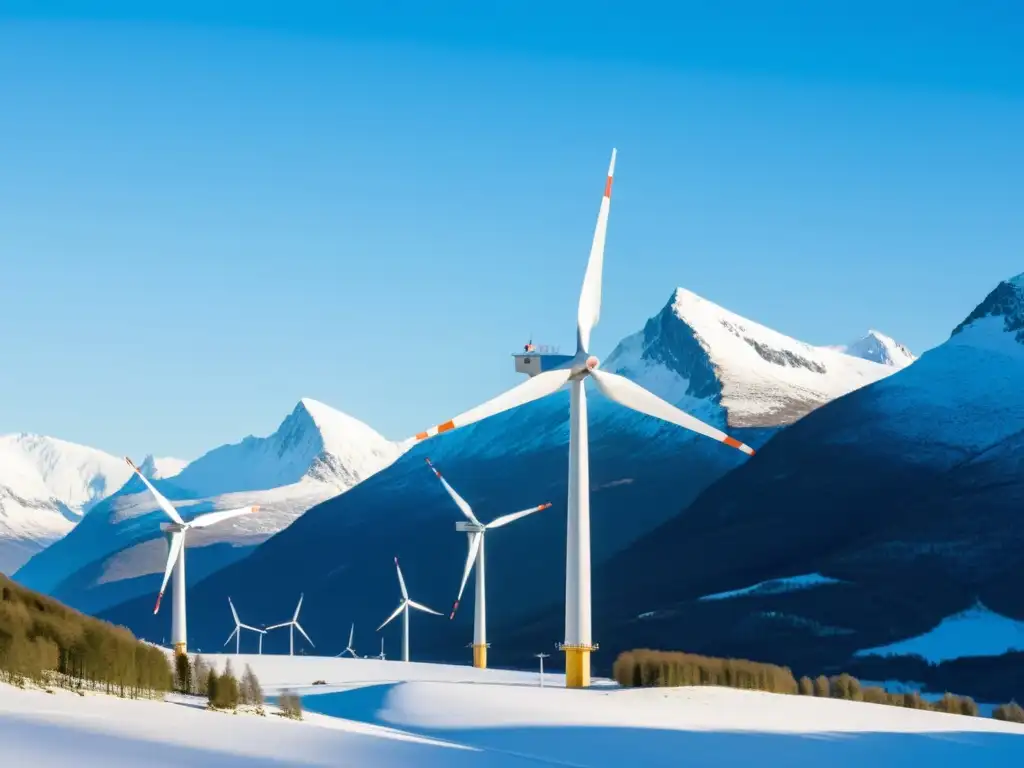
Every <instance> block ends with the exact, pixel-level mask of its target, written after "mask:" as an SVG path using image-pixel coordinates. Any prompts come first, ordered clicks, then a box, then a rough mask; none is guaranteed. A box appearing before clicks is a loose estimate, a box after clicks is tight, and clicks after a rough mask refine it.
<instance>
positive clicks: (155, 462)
mask: <svg viewBox="0 0 1024 768" xmlns="http://www.w3.org/2000/svg"><path fill="white" fill-rule="evenodd" d="M188 465H189V462H187V461H186V460H185V459H175V458H173V457H171V456H162V457H158V456H154V455H153V454H149V455H148V456H147V457H146V458H145V459H143V460H142V463H141V464H139V471H140V472H142V474H144V475H145V476H146V477H148V478H149V479H150V480H166V479H167V478H169V477H175V476H176V475H179V474H181V470H183V469H184V468H185V467H187V466H188Z"/></svg>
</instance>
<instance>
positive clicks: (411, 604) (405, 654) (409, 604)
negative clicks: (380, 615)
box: [377, 557, 443, 661]
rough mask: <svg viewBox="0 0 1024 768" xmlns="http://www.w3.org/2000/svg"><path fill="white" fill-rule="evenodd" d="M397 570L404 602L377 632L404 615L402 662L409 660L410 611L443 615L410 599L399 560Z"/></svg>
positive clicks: (381, 648)
mask: <svg viewBox="0 0 1024 768" xmlns="http://www.w3.org/2000/svg"><path fill="white" fill-rule="evenodd" d="M395 568H396V569H397V570H398V586H399V587H401V588H402V602H400V603H399V604H398V607H397V608H395V612H394V613H392V614H391V615H390V616H388V617H387V618H386V619H385V620H384V623H383V624H381V625H380V626H379V627H377V631H378V632H380V631H381V630H382V629H384V627H386V626H387V625H388V624H390V623H391V620H392V619H394V618H395V617H396V616H397V615H398V614H400V613H401V614H402V661H408V660H409V609H410V608H415V609H416V610H417V611H425V612H426V613H432V614H434V615H435V616H441V615H443V614H441V613H439V612H437V611H435V610H434V609H433V608H427V606H425V605H420V604H419V603H417V602H416V601H415V600H410V599H409V592H408V590H407V589H406V588H405V579H403V578H402V568H401V566H400V565H399V564H398V558H397V557H396V558H395ZM380 653H381V658H383V657H384V642H383V638H382V640H381V646H380Z"/></svg>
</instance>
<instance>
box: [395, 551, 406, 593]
mask: <svg viewBox="0 0 1024 768" xmlns="http://www.w3.org/2000/svg"><path fill="white" fill-rule="evenodd" d="M395 568H396V569H397V570H398V586H400V587H401V588H402V599H404V600H408V599H409V591H408V590H407V589H406V588H405V579H403V578H402V566H400V565H399V564H398V558H397V557H396V558H395Z"/></svg>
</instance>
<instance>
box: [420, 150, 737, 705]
mask: <svg viewBox="0 0 1024 768" xmlns="http://www.w3.org/2000/svg"><path fill="white" fill-rule="evenodd" d="M615 154H616V153H615V150H614V149H613V150H612V159H611V164H610V165H609V166H608V176H607V179H606V180H605V187H604V195H603V197H602V198H601V207H600V210H599V212H598V215H597V226H596V228H595V230H594V240H593V244H592V245H591V248H590V257H589V260H588V261H587V271H586V272H585V273H584V276H583V289H582V291H581V292H580V303H579V309H578V312H577V323H576V354H575V356H574V357H573V358H572V359H570V360H568V361H567V362H565V363H563V364H562V365H560V366H559V367H556V368H553V369H551V370H548V371H544V372H542V373H538V374H537V375H535V376H532V377H531V378H530V379H528V380H527V381H525V382H523V383H522V384H519V385H518V386H515V387H513V388H512V389H510V390H508V391H507V392H504V393H503V394H500V395H498V396H497V397H495V398H492V399H491V400H488V401H487V402H486V403H483V404H482V405H478V406H477V407H475V408H471V409H470V410H468V411H466V412H465V413H462V414H459V415H458V416H456V417H455V418H453V419H451V420H450V421H446V422H445V423H443V424H439V425H437V426H436V427H431V428H430V429H429V430H427V431H426V432H421V433H419V434H418V435H416V439H417V440H425V439H426V438H428V437H433V436H434V435H437V434H439V433H441V432H448V431H450V430H453V429H457V428H459V427H464V426H466V425H467V424H472V423H473V422H476V421H480V420H481V419H485V418H487V417H488V416H493V415H494V414H496V413H501V412H502V411H507V410H509V409H510V408H515V407H516V406H520V405H523V404H524V403H529V402H531V401H533V400H538V399H540V398H542V397H546V396H547V395H551V394H553V393H555V392H557V391H558V390H560V389H561V388H562V387H563V386H565V385H566V384H568V385H569V386H570V400H569V493H568V515H567V517H568V523H567V531H566V542H565V642H564V643H562V644H561V645H560V648H561V650H563V651H565V674H566V686H567V687H569V688H583V687H586V686H588V685H590V653H591V651H592V650H594V648H595V647H596V646H594V645H593V643H592V640H591V624H590V467H589V462H588V457H587V398H586V390H585V389H584V386H583V381H584V379H586V378H588V377H590V378H592V379H593V380H594V384H596V385H597V388H598V389H599V390H600V391H601V393H602V394H603V395H604V396H605V397H607V398H608V399H610V400H614V401H615V402H617V403H619V404H620V405H624V406H626V407H627V408H631V409H633V410H634V411H639V412H640V413H643V414H646V415H648V416H654V417H656V418H659V419H663V420H664V421H668V422H671V423H672V424H677V425H678V426H680V427H684V428H686V429H689V430H692V431H694V432H697V433H699V434H702V435H705V436H707V437H710V438H712V439H714V440H718V441H720V442H722V443H725V444H726V445H728V446H730V447H732V448H738V449H739V450H741V451H743V452H744V453H746V454H749V455H751V456H752V455H753V454H754V451H753V450H752V449H751V448H750V447H749V446H746V445H744V444H743V443H741V442H740V441H738V440H736V439H734V438H732V437H729V436H728V435H726V434H725V433H724V432H722V431H720V430H718V429H715V428H714V427H712V426H710V425H708V424H705V423H704V422H702V421H700V420H699V419H695V418H694V417H693V416H690V415H689V414H688V413H685V412H683V411H681V410H679V409H678V408H676V407H675V406H673V405H670V404H669V403H667V402H665V401H664V400H662V399H661V398H660V397H657V396H656V395H654V394H652V393H650V392H648V391H647V390H646V389H644V388H643V387H641V386H640V385H638V384H635V383H633V382H632V381H630V380H629V379H627V378H625V377H623V376H619V375H617V374H614V373H608V372H607V371H601V370H599V369H598V359H597V358H596V357H594V356H593V355H591V354H590V351H589V350H590V333H591V331H592V330H593V329H594V326H596V325H597V321H598V319H599V317H600V315H601V274H602V268H603V262H604V243H605V233H606V232H607V229H608V210H609V208H610V206H611V195H612V178H613V175H614V172H615Z"/></svg>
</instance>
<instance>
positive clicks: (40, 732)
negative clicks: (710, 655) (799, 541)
mask: <svg viewBox="0 0 1024 768" xmlns="http://www.w3.org/2000/svg"><path fill="white" fill-rule="evenodd" d="M206 658H207V659H208V660H210V661H214V663H216V664H217V665H218V666H222V665H223V662H224V659H226V658H229V657H226V656H207V657H206ZM230 658H231V659H232V664H233V666H234V667H235V669H236V670H237V671H239V672H240V671H241V670H242V669H244V665H245V664H246V663H250V664H251V665H252V667H253V669H254V671H255V672H256V674H257V675H258V676H259V677H260V679H261V682H262V683H263V684H264V686H265V688H266V689H267V693H268V694H271V695H273V694H274V693H275V692H277V691H279V690H281V689H283V688H286V687H287V688H292V689H293V690H295V691H297V692H300V693H301V694H302V696H303V706H304V709H305V710H306V713H305V719H304V720H303V721H302V722H294V721H289V720H285V719H284V718H281V717H277V716H275V715H274V714H270V715H268V716H267V717H266V718H261V717H257V716H255V715H249V714H239V715H231V714H225V713H218V712H207V711H205V710H203V709H201V708H200V706H197V705H196V703H195V702H194V701H192V700H189V699H186V698H184V697H178V696H170V697H168V701H167V702H152V701H134V702H133V701H125V700H121V699H117V698H113V697H107V696H102V695H90V696H87V697H84V698H83V697H79V696H77V695H74V694H69V693H64V692H58V693H55V694H48V693H45V692H42V691H22V690H18V689H15V688H12V687H9V686H4V685H0V745H3V746H2V748H0V754H2V755H3V757H4V761H3V762H4V764H5V765H31V766H34V767H35V768H49V766H64V765H75V766H76V767H77V766H82V767H83V768H92V767H93V766H97V767H98V766H105V767H110V768H113V767H117V766H136V765H139V766H142V765H146V766H148V765H153V766H163V765H176V766H201V767H202V768H205V767H207V766H242V765H245V766H250V767H252V768H261V767H262V766H286V765H292V766H373V767H374V768H378V767H380V768H389V767H390V766H423V767H424V768H433V767H435V766H453V767H458V766H495V767H496V768H506V767H508V766H575V767H577V768H583V767H587V768H591V767H593V766H651V767H652V768H656V767H660V766H679V765H686V766H733V765H744V764H747V763H748V762H749V763H754V762H756V763H757V764H759V765H772V766H775V765H778V766H789V765H811V764H821V765H829V766H834V767H835V768H844V767H845V766H851V768H852V767H853V766H856V768H862V766H863V765H864V764H865V761H866V760H870V761H871V763H872V764H873V765H876V766H887V765H894V766H896V765H898V766H905V765H907V764H908V761H931V762H932V764H941V765H949V764H962V765H970V766H972V768H974V767H980V766H1007V765H1024V726H1018V725H1014V724H1010V723H1001V722H998V721H994V720H988V719H980V718H969V717H962V716H958V715H946V714H940V713H933V712H921V711H917V710H908V709H901V708H897V707H887V706H882V705H873V704H864V703H857V702H846V701H838V700H831V699H828V700H822V699H814V698H804V697H799V696H783V695H776V694H767V693H759V692H752V691H734V690H729V689H724V688H677V689H645V690H621V689H618V688H616V687H614V686H613V685H611V684H609V683H604V684H600V685H597V686H595V687H594V688H592V689H590V690H583V691H578V690H566V689H565V688H564V687H563V685H564V681H563V679H562V678H561V677H560V676H555V675H546V676H545V683H546V686H545V687H544V688H543V689H542V688H540V687H539V685H538V676H537V675H536V674H534V673H525V672H508V671H501V670H474V669H472V668H469V667H456V666H443V665H432V664H415V663H413V664H403V663H401V662H395V661H376V660H364V659H322V658H316V657H295V658H288V657H286V656H263V657H260V656H245V655H243V656H238V657H235V656H231V657H230ZM314 680H324V681H325V682H326V684H325V685H317V686H313V685H312V682H313V681H314Z"/></svg>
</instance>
